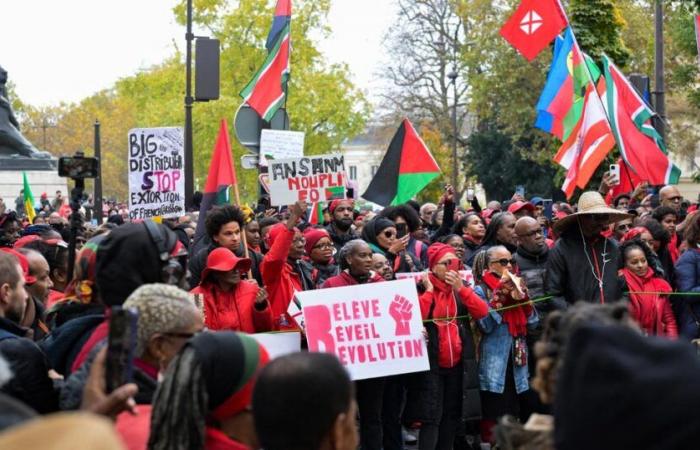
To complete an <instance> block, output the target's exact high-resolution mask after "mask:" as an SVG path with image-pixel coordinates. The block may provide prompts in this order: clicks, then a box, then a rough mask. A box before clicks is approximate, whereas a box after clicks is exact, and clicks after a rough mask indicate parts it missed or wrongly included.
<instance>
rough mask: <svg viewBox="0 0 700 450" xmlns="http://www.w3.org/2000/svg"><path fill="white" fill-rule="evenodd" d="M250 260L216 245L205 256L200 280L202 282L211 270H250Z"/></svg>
mask: <svg viewBox="0 0 700 450" xmlns="http://www.w3.org/2000/svg"><path fill="white" fill-rule="evenodd" d="M251 264H252V261H251V260H250V259H248V258H239V257H238V256H236V255H235V254H234V253H233V252H232V251H231V250H229V249H227V248H226V247H218V248H215V249H214V250H212V251H211V252H210V253H209V256H207V267H206V269H204V270H203V271H202V282H204V281H205V280H206V279H207V277H208V276H209V274H210V273H211V272H228V271H229V270H233V269H234V268H238V270H240V271H242V272H247V271H248V270H250V266H251Z"/></svg>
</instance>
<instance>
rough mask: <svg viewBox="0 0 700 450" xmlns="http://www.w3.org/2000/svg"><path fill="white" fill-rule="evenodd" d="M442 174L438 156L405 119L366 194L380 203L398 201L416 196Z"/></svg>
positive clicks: (383, 204) (396, 203)
mask: <svg viewBox="0 0 700 450" xmlns="http://www.w3.org/2000/svg"><path fill="white" fill-rule="evenodd" d="M438 175H440V167H438V165H437V162H436V161H435V158H433V155H432V154H431V153H430V150H428V147H426V145H425V143H424V142H423V140H422V139H421V138H420V136H418V133H417V132H416V129H415V128H413V125H412V124H411V122H410V121H409V120H408V119H404V120H403V122H402V123H401V126H400V127H399V129H398V131H397V132H396V134H395V135H394V138H393V139H392V140H391V144H389V149H388V150H387V151H386V154H385V155H384V159H383V160H382V163H381V164H380V166H379V169H378V170H377V173H376V174H375V175H374V178H372V181H371V182H370V184H369V187H368V188H367V190H366V191H365V193H364V194H362V198H364V199H365V200H369V201H371V202H374V203H376V204H378V205H382V206H388V205H398V204H401V203H404V202H406V201H408V200H410V199H412V198H413V197H414V196H415V195H416V194H418V193H419V192H420V191H422V190H423V188H425V187H426V186H427V185H428V183H430V182H431V181H432V180H433V179H435V177H437V176H438Z"/></svg>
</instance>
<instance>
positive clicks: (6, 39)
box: [0, 0, 395, 105]
mask: <svg viewBox="0 0 700 450" xmlns="http://www.w3.org/2000/svg"><path fill="white" fill-rule="evenodd" d="M195 2H196V0H195ZM175 3H176V1H175V0H109V1H108V0H98V1H96V0H61V1H57V0H21V1H20V0H14V1H5V2H3V5H2V19H1V20H2V26H0V66H3V67H4V68H5V70H7V71H8V72H9V77H10V79H11V80H12V81H13V82H14V83H15V86H16V88H17V94H18V95H19V96H20V98H21V99H22V100H23V101H25V102H28V103H31V104H34V105H52V104H57V103H59V102H76V101H79V100H80V99H82V98H84V97H87V96H89V95H91V94H93V93H94V92H97V91H99V90H100V89H104V88H106V87H109V86H110V85H111V84H112V83H113V82H114V81H116V80H117V79H119V78H121V77H124V76H128V75H131V74H133V73H134V72H135V71H137V70H138V69H140V68H145V67H148V66H150V65H152V64H156V63H158V62H160V61H162V60H163V59H164V58H165V57H166V56H167V55H169V54H172V53H173V51H174V48H175V45H176V44H177V45H178V46H179V47H180V48H182V49H183V50H184V47H185V42H184V33H185V30H184V27H180V26H179V25H177V24H176V23H175V20H174V18H173V14H172V12H171V9H172V6H173V5H174V4H175ZM394 16H395V0H332V8H331V13H330V17H329V23H330V26H331V28H332V30H333V35H332V37H331V39H329V40H326V41H325V42H323V43H321V45H320V46H321V49H322V50H323V51H324V52H325V54H326V55H327V56H328V58H329V60H330V61H332V62H341V61H344V62H347V63H348V64H349V65H350V69H351V70H352V72H353V77H354V81H355V82H356V83H357V85H358V86H359V87H360V88H362V89H364V90H366V91H368V93H370V94H371V91H372V88H373V87H374V88H376V85H377V82H376V77H375V73H376V72H377V70H378V69H379V67H380V64H379V63H380V62H381V61H382V60H384V59H385V58H384V56H383V51H382V48H381V39H382V37H383V35H384V32H385V30H386V28H387V27H388V26H389V25H390V24H391V22H392V21H393V19H394ZM195 33H196V30H195ZM292 70H293V69H292Z"/></svg>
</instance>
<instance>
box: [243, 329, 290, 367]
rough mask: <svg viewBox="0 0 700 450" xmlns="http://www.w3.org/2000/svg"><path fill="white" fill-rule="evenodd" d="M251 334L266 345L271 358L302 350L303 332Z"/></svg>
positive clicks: (261, 343)
mask: <svg viewBox="0 0 700 450" xmlns="http://www.w3.org/2000/svg"><path fill="white" fill-rule="evenodd" d="M249 336H250V337H252V338H253V339H255V340H256V341H258V342H259V343H260V345H262V346H263V347H265V350H267V354H268V355H270V360H273V359H275V358H279V357H280V356H284V355H289V354H290V353H296V352H299V351H301V333H299V332H298V331H292V332H289V333H255V334H251V335H249Z"/></svg>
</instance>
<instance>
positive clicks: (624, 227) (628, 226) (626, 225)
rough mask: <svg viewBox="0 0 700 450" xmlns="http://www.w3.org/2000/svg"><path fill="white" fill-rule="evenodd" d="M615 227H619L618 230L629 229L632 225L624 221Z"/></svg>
mask: <svg viewBox="0 0 700 450" xmlns="http://www.w3.org/2000/svg"><path fill="white" fill-rule="evenodd" d="M615 228H617V229H618V230H629V229H630V228H632V225H630V224H628V223H623V224H622V225H618V226H617V227H615Z"/></svg>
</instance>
